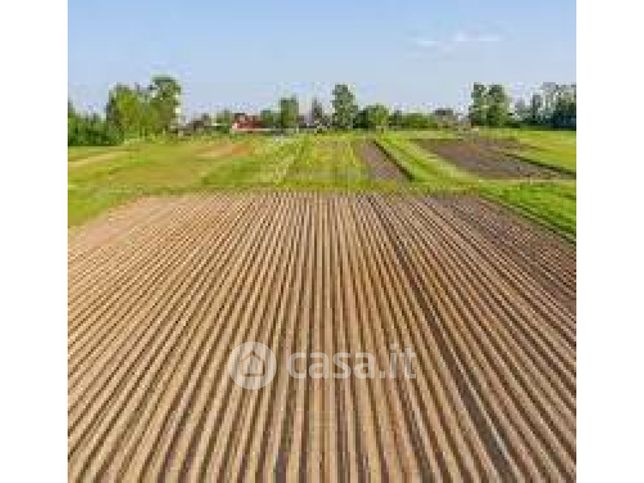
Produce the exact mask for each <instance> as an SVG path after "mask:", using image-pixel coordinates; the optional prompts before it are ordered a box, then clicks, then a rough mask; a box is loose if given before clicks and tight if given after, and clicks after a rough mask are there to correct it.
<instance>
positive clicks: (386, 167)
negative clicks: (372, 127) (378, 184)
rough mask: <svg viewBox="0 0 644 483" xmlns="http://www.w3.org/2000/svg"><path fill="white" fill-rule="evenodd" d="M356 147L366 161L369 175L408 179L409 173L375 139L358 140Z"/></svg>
mask: <svg viewBox="0 0 644 483" xmlns="http://www.w3.org/2000/svg"><path fill="white" fill-rule="evenodd" d="M354 149H355V151H356V153H357V154H358V156H360V159H362V161H364V162H365V164H366V165H367V169H368V171H369V177H370V178H371V179H375V180H385V181H408V180H409V177H408V176H407V174H406V173H405V172H404V171H403V170H402V169H400V167H399V166H398V165H397V164H396V162H395V161H394V160H393V159H391V157H389V155H388V154H387V153H386V152H385V151H384V150H383V149H382V148H381V147H380V146H379V145H378V144H377V143H375V142H373V141H356V142H355V143H354Z"/></svg>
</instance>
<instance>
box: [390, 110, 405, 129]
mask: <svg viewBox="0 0 644 483" xmlns="http://www.w3.org/2000/svg"><path fill="white" fill-rule="evenodd" d="M402 125H403V113H402V111H401V110H400V109H396V110H395V111H394V112H393V113H391V115H390V116H389V126H390V127H393V128H401V127H402Z"/></svg>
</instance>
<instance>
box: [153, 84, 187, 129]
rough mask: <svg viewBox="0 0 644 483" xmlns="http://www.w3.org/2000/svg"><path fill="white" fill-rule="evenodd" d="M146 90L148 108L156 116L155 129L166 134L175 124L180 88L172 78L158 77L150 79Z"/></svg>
mask: <svg viewBox="0 0 644 483" xmlns="http://www.w3.org/2000/svg"><path fill="white" fill-rule="evenodd" d="M148 90H149V92H150V107H151V108H152V111H153V112H154V113H155V115H156V120H157V127H158V128H159V129H160V131H161V132H164V133H166V132H168V131H169V130H170V129H172V128H173V127H175V125H176V123H177V119H178V115H179V111H178V109H179V104H180V102H179V96H180V95H181V86H180V85H179V83H178V82H177V81H176V80H175V79H174V78H172V77H170V76H165V75H159V76H155V77H153V78H152V83H151V84H150V87H149V88H148Z"/></svg>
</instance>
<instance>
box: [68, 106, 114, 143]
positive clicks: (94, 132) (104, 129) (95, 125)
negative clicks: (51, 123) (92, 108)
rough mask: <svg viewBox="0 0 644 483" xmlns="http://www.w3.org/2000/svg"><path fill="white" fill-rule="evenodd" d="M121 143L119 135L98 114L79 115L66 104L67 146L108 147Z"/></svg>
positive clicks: (72, 107)
mask: <svg viewBox="0 0 644 483" xmlns="http://www.w3.org/2000/svg"><path fill="white" fill-rule="evenodd" d="M120 142H121V138H120V136H119V133H118V132H117V131H115V130H113V129H111V128H110V126H109V125H108V123H107V122H105V120H104V119H103V118H101V117H100V116H99V115H98V114H79V113H78V112H76V110H75V109H74V106H73V105H72V103H71V102H68V104H67V145H68V146H108V145H112V144H118V143H120Z"/></svg>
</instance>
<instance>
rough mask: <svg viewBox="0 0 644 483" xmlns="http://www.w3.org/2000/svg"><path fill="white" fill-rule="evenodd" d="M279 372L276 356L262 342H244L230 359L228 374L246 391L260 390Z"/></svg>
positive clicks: (233, 352)
mask: <svg viewBox="0 0 644 483" xmlns="http://www.w3.org/2000/svg"><path fill="white" fill-rule="evenodd" d="M276 370H277V361H276V359H275V354H273V351H272V350H270V349H269V348H268V347H267V346H265V345H264V344H262V343H260V342H244V343H243V344H241V345H238V346H237V347H235V349H234V350H233V351H232V352H231V353H230V357H229V358H228V374H230V377H231V378H232V379H233V381H235V383H236V384H237V385H238V386H241V387H243V388H244V389H260V388H262V387H264V386H265V385H266V384H268V383H269V382H271V381H272V380H273V377H274V376H275V371H276Z"/></svg>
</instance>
